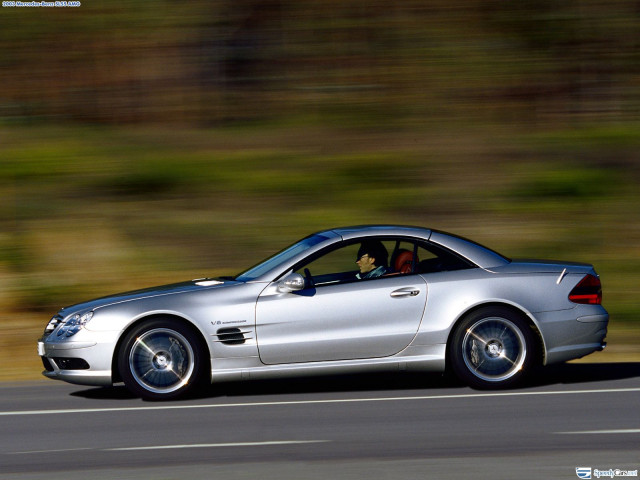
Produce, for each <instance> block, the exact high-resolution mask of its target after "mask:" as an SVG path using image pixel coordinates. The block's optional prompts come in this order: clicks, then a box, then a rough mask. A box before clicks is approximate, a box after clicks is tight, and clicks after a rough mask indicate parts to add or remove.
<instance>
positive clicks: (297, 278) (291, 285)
mask: <svg viewBox="0 0 640 480" xmlns="http://www.w3.org/2000/svg"><path fill="white" fill-rule="evenodd" d="M304 283H305V282H304V277H303V276H302V275H300V274H299V273H290V274H289V275H287V276H286V277H284V278H283V279H282V280H280V281H279V282H278V291H279V292H281V293H291V292H297V291H299V290H302V289H303V288H304Z"/></svg>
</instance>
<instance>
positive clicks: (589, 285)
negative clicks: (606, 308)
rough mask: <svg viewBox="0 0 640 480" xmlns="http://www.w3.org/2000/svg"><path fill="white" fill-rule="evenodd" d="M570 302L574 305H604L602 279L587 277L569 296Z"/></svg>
mask: <svg viewBox="0 0 640 480" xmlns="http://www.w3.org/2000/svg"><path fill="white" fill-rule="evenodd" d="M569 300H571V301H572V302H573V303H587V304H589V305H600V304H601V303H602V284H601V283H600V279H599V278H598V277H595V276H593V275H587V276H586V277H584V278H583V279H582V280H580V283H579V284H578V285H576V286H575V288H574V289H573V290H571V293H570V294H569Z"/></svg>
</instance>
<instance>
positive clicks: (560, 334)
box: [537, 305, 609, 365]
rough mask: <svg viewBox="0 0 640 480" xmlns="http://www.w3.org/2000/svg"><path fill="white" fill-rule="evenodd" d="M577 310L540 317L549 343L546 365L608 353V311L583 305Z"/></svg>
mask: <svg viewBox="0 0 640 480" xmlns="http://www.w3.org/2000/svg"><path fill="white" fill-rule="evenodd" d="M577 310H578V311H577V312H576V309H572V310H562V311H556V312H542V313H540V314H538V315H537V316H538V320H539V326H540V328H541V330H543V331H542V333H543V337H544V338H545V343H546V344H545V362H544V363H545V364H546V365H550V364H553V363H559V362H565V361H568V360H573V359H576V358H581V357H584V356H585V355H589V354H590V353H593V352H597V351H602V350H604V348H605V346H606V342H605V341H604V340H605V337H606V336H607V325H608V323H609V314H608V313H607V311H606V310H605V309H604V308H602V307H601V306H600V305H584V306H582V305H581V306H580V307H577ZM576 313H577V314H578V315H576Z"/></svg>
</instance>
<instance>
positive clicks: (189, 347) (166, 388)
mask: <svg viewBox="0 0 640 480" xmlns="http://www.w3.org/2000/svg"><path fill="white" fill-rule="evenodd" d="M208 363H209V362H208V355H207V354H206V352H205V348H203V346H202V342H201V341H200V338H199V337H198V335H197V334H196V333H195V332H194V331H193V330H192V329H190V328H188V327H187V326H186V325H184V324H183V323H181V322H180V321H178V320H175V319H172V318H159V319H154V320H149V321H145V322H143V323H141V324H140V325H138V326H137V327H136V328H134V329H133V330H132V331H131V332H129V333H128V334H127V336H126V338H125V340H124V341H123V343H122V348H121V349H120V352H119V355H118V368H119V370H120V375H121V376H122V380H123V381H124V384H125V386H126V387H127V388H128V389H129V390H130V391H131V392H133V393H134V394H136V395H138V396H140V397H142V398H145V399H148V400H165V399H173V398H177V397H181V396H184V395H187V394H188V393H193V392H194V391H195V390H196V389H197V388H199V387H200V386H202V385H203V383H204V381H205V380H206V378H207V376H206V372H207V367H206V366H207V365H208Z"/></svg>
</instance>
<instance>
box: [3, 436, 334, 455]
mask: <svg viewBox="0 0 640 480" xmlns="http://www.w3.org/2000/svg"><path fill="white" fill-rule="evenodd" d="M330 441H331V440H271V441H266V442H237V443H196V444H191V445H189V444H185V445H155V446H147V447H121V448H89V447H84V448H64V449H56V450H31V451H26V452H5V453H7V454H9V455H26V454H29V453H37V454H43V453H62V452H65V453H66V452H79V451H82V450H101V451H103V452H125V451H136V450H173V449H183V448H220V447H259V446H269V445H304V444H306V443H327V442H330Z"/></svg>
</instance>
